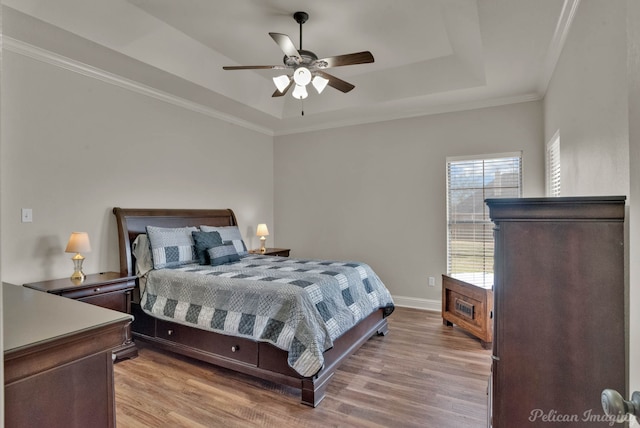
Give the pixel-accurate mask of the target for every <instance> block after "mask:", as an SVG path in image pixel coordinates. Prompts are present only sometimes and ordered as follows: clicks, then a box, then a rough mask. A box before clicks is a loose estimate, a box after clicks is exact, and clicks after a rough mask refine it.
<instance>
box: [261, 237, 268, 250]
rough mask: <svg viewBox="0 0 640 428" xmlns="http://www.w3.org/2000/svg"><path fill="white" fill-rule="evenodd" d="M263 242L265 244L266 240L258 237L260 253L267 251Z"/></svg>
mask: <svg viewBox="0 0 640 428" xmlns="http://www.w3.org/2000/svg"><path fill="white" fill-rule="evenodd" d="M265 242H267V238H265V237H264V236H262V237H260V252H261V253H265V252H266V251H267V248H266V247H265Z"/></svg>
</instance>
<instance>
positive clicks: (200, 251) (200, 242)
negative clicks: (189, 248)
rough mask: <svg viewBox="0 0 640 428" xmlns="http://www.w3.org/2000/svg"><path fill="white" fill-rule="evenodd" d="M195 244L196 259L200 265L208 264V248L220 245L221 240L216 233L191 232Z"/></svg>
mask: <svg viewBox="0 0 640 428" xmlns="http://www.w3.org/2000/svg"><path fill="white" fill-rule="evenodd" d="M191 236H193V241H194V242H195V248H196V257H197V258H198V263H200V264H201V265H206V264H209V254H208V253H207V250H208V249H209V248H212V247H215V246H218V245H222V238H220V234H219V233H218V232H191Z"/></svg>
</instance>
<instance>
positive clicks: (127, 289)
mask: <svg viewBox="0 0 640 428" xmlns="http://www.w3.org/2000/svg"><path fill="white" fill-rule="evenodd" d="M24 286H25V287H28V288H32V289H34V290H38V291H44V292H46V293H50V294H57V295H58V296H62V297H67V298H69V299H74V300H79V301H81V302H85V303H90V304H92V305H96V306H101V307H103V308H107V309H113V310H114V311H119V312H125V313H127V314H130V313H131V293H132V291H133V288H134V287H135V286H136V277H135V276H123V275H121V274H120V273H118V272H102V273H95V274H91V275H87V276H86V278H85V279H84V281H83V282H82V283H80V284H75V283H74V282H73V281H72V280H71V279H70V278H62V279H54V280H50V281H41V282H32V283H30V284H24ZM126 338H127V339H126V341H125V343H123V344H122V345H121V346H119V347H117V348H116V349H114V350H113V353H114V355H115V356H116V359H118V360H120V359H123V358H133V357H136V356H138V349H137V348H136V345H135V344H134V343H133V341H131V327H130V326H128V327H127V332H126Z"/></svg>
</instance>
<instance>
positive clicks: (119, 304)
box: [77, 291, 128, 312]
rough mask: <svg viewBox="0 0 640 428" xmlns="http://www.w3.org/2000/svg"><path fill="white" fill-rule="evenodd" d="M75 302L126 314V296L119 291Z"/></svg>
mask: <svg viewBox="0 0 640 428" xmlns="http://www.w3.org/2000/svg"><path fill="white" fill-rule="evenodd" d="M77 300H79V301H81V302H85V303H90V304H92V305H96V306H102V307H103V308H107V309H113V310H114V311H119V312H128V310H127V309H128V308H127V296H126V295H125V294H124V293H123V292H121V291H114V292H113V293H104V294H97V295H94V296H89V297H84V298H82V299H77Z"/></svg>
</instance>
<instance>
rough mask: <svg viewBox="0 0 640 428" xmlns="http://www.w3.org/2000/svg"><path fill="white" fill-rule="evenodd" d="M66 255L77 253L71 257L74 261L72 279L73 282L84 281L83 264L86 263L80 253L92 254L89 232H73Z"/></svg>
mask: <svg viewBox="0 0 640 428" xmlns="http://www.w3.org/2000/svg"><path fill="white" fill-rule="evenodd" d="M64 252H65V253H76V255H75V256H73V257H71V260H73V269H74V272H73V275H71V279H72V280H73V281H80V282H82V281H84V278H85V274H84V273H83V272H82V262H83V261H84V257H83V256H82V254H80V253H89V252H91V244H89V234H88V233H87V232H73V233H72V234H71V236H70V237H69V243H68V244H67V249H66V250H64Z"/></svg>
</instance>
